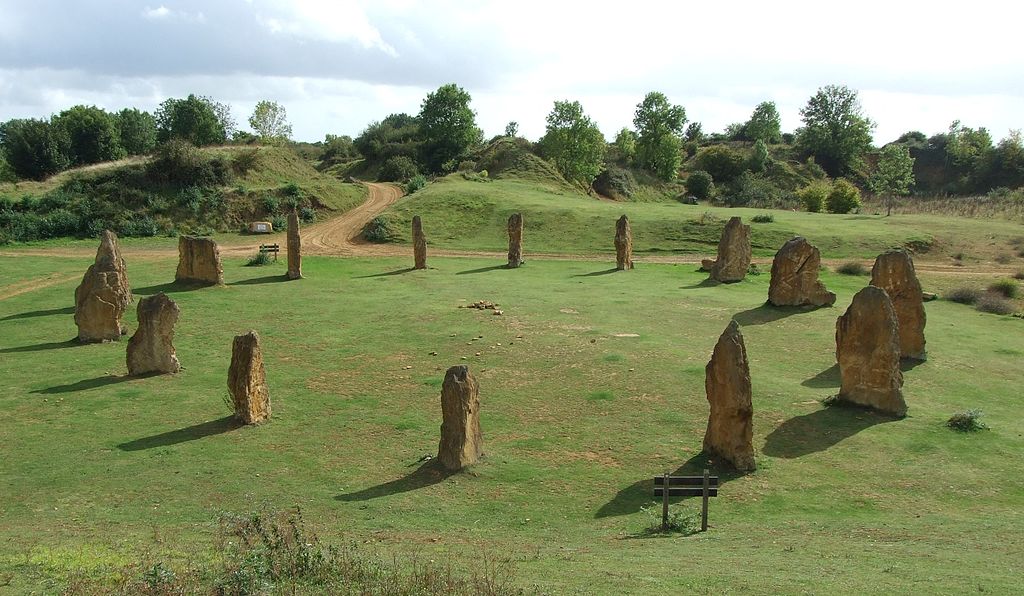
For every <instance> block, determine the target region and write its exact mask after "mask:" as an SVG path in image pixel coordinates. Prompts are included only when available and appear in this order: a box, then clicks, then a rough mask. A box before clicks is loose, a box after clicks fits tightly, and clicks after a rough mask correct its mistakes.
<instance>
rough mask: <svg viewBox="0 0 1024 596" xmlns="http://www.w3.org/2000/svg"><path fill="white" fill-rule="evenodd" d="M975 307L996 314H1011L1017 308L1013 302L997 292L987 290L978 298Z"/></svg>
mask: <svg viewBox="0 0 1024 596" xmlns="http://www.w3.org/2000/svg"><path fill="white" fill-rule="evenodd" d="M974 308H976V309H978V310H979V311H981V312H987V313H991V314H994V315H1010V314H1013V311H1014V310H1016V309H1015V308H1014V307H1013V303H1012V302H1010V301H1009V300H1007V299H1006V298H1003V297H1002V296H1000V295H999V294H996V293H995V292H985V293H984V294H982V295H981V296H980V297H979V298H978V302H977V303H975V305H974Z"/></svg>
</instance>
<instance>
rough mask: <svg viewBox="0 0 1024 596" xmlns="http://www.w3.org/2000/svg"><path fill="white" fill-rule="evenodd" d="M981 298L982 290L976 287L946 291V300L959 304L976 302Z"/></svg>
mask: <svg viewBox="0 0 1024 596" xmlns="http://www.w3.org/2000/svg"><path fill="white" fill-rule="evenodd" d="M978 298H981V290H978V289H976V288H968V287H963V286H962V287H959V288H953V289H952V290H950V291H948V292H946V300H949V301H950V302H956V303H958V304H976V303H977V302H978Z"/></svg>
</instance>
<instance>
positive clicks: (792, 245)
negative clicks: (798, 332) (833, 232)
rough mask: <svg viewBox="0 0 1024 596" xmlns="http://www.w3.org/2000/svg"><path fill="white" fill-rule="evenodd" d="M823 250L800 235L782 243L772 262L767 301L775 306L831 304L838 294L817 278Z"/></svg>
mask: <svg viewBox="0 0 1024 596" xmlns="http://www.w3.org/2000/svg"><path fill="white" fill-rule="evenodd" d="M820 268H821V253H819V252H818V249H817V248H815V247H814V246H811V244H810V243H809V242H807V240H805V239H804V238H803V237H801V236H797V237H795V238H793V239H792V240H790V241H789V242H786V243H785V244H783V245H782V248H780V249H779V252H777V253H775V259H774V260H773V261H772V279H771V283H770V284H769V285H768V302H770V303H772V304H774V305H775V306H831V305H832V304H834V303H835V301H836V295H835V294H833V293H832V292H829V291H828V290H827V289H826V288H825V284H823V283H821V281H819V280H818V270H819V269H820Z"/></svg>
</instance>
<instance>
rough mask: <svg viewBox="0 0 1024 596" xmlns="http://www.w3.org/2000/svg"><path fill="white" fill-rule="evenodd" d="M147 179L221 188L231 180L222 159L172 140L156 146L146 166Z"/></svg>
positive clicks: (164, 182)
mask: <svg viewBox="0 0 1024 596" xmlns="http://www.w3.org/2000/svg"><path fill="white" fill-rule="evenodd" d="M146 175H147V177H148V178H149V179H150V180H153V181H155V182H157V183H162V184H181V185H186V184H188V185H194V186H200V187H211V186H223V185H226V184H228V183H229V182H230V181H231V171H230V166H228V164H227V163H226V162H225V161H224V160H223V159H221V158H209V157H207V156H206V155H205V154H204V153H203V152H202V151H200V150H199V149H197V148H196V147H195V146H193V145H191V144H189V143H188V142H186V141H182V140H180V139H171V140H170V141H168V142H166V143H164V144H163V145H160V146H159V147H157V150H156V153H155V155H154V156H153V159H152V160H150V162H149V163H148V164H147V165H146Z"/></svg>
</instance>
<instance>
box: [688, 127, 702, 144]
mask: <svg viewBox="0 0 1024 596" xmlns="http://www.w3.org/2000/svg"><path fill="white" fill-rule="evenodd" d="M685 138H686V140H687V141H689V142H691V143H697V144H700V143H701V141H703V140H704V127H703V126H702V125H701V123H700V122H691V123H690V124H689V125H688V126H687V127H686V136H685Z"/></svg>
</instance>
